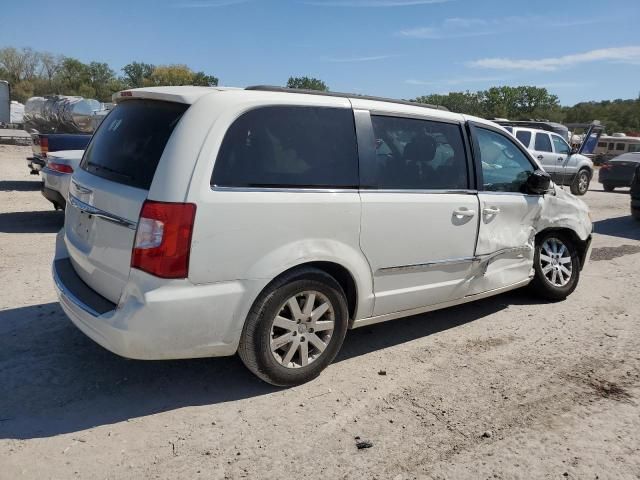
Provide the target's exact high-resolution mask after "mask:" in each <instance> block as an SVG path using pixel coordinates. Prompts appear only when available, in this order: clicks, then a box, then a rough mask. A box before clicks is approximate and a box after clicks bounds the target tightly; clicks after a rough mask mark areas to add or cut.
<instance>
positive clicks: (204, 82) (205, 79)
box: [191, 72, 218, 87]
mask: <svg viewBox="0 0 640 480" xmlns="http://www.w3.org/2000/svg"><path fill="white" fill-rule="evenodd" d="M191 82H192V85H200V86H203V87H216V86H218V78H217V77H214V76H213V75H207V74H205V73H204V72H195V73H194V74H193V77H192V78H191Z"/></svg>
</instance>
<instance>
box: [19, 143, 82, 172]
mask: <svg viewBox="0 0 640 480" xmlns="http://www.w3.org/2000/svg"><path fill="white" fill-rule="evenodd" d="M89 140H91V134H84V133H32V134H31V151H32V156H31V157H27V166H28V167H29V170H30V173H31V175H38V174H39V173H40V171H41V170H42V169H43V168H44V166H45V165H46V163H47V155H49V154H51V153H53V152H59V151H63V150H84V149H85V148H87V145H88V144H89Z"/></svg>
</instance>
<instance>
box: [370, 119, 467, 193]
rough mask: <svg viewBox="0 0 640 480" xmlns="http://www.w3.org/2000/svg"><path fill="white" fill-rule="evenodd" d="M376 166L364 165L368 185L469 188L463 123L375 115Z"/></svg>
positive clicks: (396, 187)
mask: <svg viewBox="0 0 640 480" xmlns="http://www.w3.org/2000/svg"><path fill="white" fill-rule="evenodd" d="M371 121H372V124H373V133H374V136H375V139H376V159H375V164H374V165H363V166H362V169H363V170H365V169H366V171H364V172H363V178H366V179H367V185H365V186H367V187H372V188H381V189H384V188H389V189H417V190H422V189H451V190H456V189H466V188H467V187H468V182H467V158H466V154H465V149H464V141H463V137H462V131H461V130H460V126H459V125H454V124H450V123H442V122H434V121H431V120H419V119H413V118H400V117H385V116H379V115H372V116H371Z"/></svg>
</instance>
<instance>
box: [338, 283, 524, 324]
mask: <svg viewBox="0 0 640 480" xmlns="http://www.w3.org/2000/svg"><path fill="white" fill-rule="evenodd" d="M530 281H531V277H530V278H527V279H525V280H522V281H520V282H517V283H514V284H512V285H507V286H505V287H500V288H496V289H493V290H487V291H486V292H481V293H476V294H474V295H467V296H466V297H462V298H458V299H457V300H451V301H448V302H442V303H436V304H434V305H427V306H424V307H418V308H413V309H411V310H402V311H400V312H393V313H386V314H384V315H378V316H375V317H368V318H361V319H358V320H354V321H353V324H352V325H351V328H352V329H353V328H359V327H366V326H367V325H373V324H375V323H381V322H386V321H388V320H396V319H398V318H404V317H409V316H411V315H419V314H421V313H426V312H432V311H434V310H440V309H442V308H447V307H454V306H456V305H461V304H463V303H468V302H473V301H475V300H480V299H482V298H486V297H491V296H493V295H498V294H500V293H504V292H508V291H509V290H515V289H516V288H520V287H524V286H525V285H527V284H528V283H529V282H530Z"/></svg>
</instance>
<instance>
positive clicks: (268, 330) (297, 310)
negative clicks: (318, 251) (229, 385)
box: [238, 268, 349, 386]
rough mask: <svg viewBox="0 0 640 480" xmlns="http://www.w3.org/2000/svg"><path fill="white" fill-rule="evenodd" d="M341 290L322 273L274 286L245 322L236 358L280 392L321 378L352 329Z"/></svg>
mask: <svg viewBox="0 0 640 480" xmlns="http://www.w3.org/2000/svg"><path fill="white" fill-rule="evenodd" d="M348 318H349V315H348V309H347V301H346V298H345V295H344V292H343V291H342V288H341V287H340V285H339V284H338V283H337V282H336V281H335V279H334V278H333V277H331V276H330V275H328V274H326V273H325V272H323V271H321V270H316V269H311V268H305V269H300V270H297V271H294V272H291V273H289V274H286V275H285V276H283V277H282V278H280V279H278V280H276V281H275V282H273V284H271V285H270V286H269V287H267V289H266V290H265V291H264V292H263V293H262V294H261V295H260V297H259V298H258V299H257V300H256V302H255V304H254V306H253V308H252V309H251V311H250V312H249V315H248V316H247V320H246V323H245V327H244V330H243V332H242V337H241V339H240V346H239V347H238V353H239V355H240V358H241V359H242V361H243V362H244V364H245V365H246V366H247V368H248V369H249V370H251V371H252V372H253V373H254V374H255V375H257V376H258V377H260V378H261V379H262V380H264V381H265V382H268V383H271V384H272V385H277V386H293V385H299V384H301V383H305V382H308V381H309V380H312V379H313V378H315V377H317V376H318V375H319V374H320V372H321V371H322V370H324V369H325V368H326V367H327V365H329V364H330V363H331V362H332V361H333V359H334V358H335V356H336V355H337V353H338V351H339V350H340V347H341V346H342V342H343V340H344V337H345V334H346V332H347V326H348Z"/></svg>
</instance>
